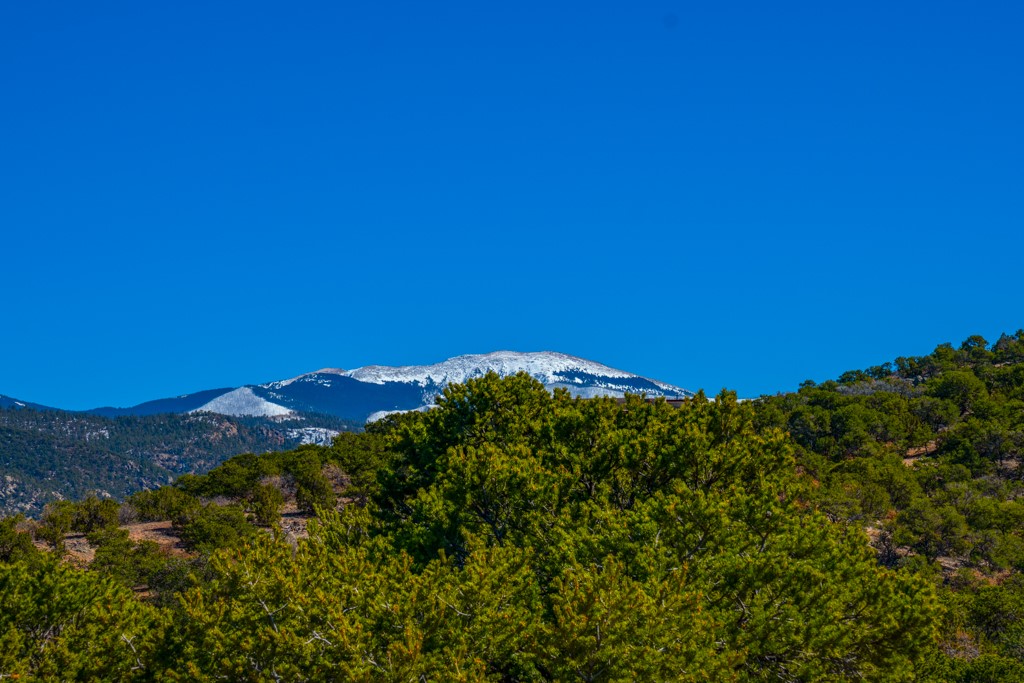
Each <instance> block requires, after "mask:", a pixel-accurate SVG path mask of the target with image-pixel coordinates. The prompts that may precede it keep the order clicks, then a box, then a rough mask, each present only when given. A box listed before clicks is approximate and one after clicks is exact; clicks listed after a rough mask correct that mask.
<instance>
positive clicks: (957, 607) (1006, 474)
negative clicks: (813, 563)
mask: <svg viewBox="0 0 1024 683" xmlns="http://www.w3.org/2000/svg"><path fill="white" fill-rule="evenodd" d="M759 403H760V405H759V407H758V419H759V422H760V426H761V427H762V428H765V427H779V428H782V429H785V430H786V431H788V432H789V433H790V434H791V435H792V439H793V441H794V442H795V444H796V457H797V462H798V463H799V465H800V467H801V468H802V469H803V470H804V471H805V472H807V473H808V474H809V475H810V476H811V477H812V478H813V484H814V486H813V487H812V489H811V494H812V495H811V500H813V502H814V503H815V504H816V505H817V506H818V507H819V508H820V509H821V510H822V511H824V512H825V513H826V514H828V515H829V517H830V518H832V519H834V520H837V521H840V522H844V523H847V524H850V525H855V526H860V527H864V528H867V529H868V530H869V532H870V533H871V535H872V538H873V544H874V546H875V547H876V550H877V554H878V558H879V560H880V562H881V563H882V564H884V565H885V566H889V567H893V568H899V569H901V570H902V571H905V572H914V573H917V574H919V575H921V576H926V577H929V578H930V580H932V581H933V582H934V583H935V585H936V586H937V587H938V589H939V592H940V597H941V599H942V602H943V603H944V606H945V608H946V610H947V618H946V620H945V626H944V633H943V643H942V647H943V650H944V651H945V652H947V653H950V654H954V655H957V656H958V657H956V658H952V659H946V660H943V666H948V667H949V669H948V670H943V671H942V672H941V673H937V674H936V675H940V676H941V677H942V678H943V679H945V680H961V681H1009V680H1016V681H1020V680H1024V664H1022V662H1024V635H1022V634H1024V583H1022V581H1021V574H1020V572H1021V570H1024V498H1022V494H1024V478H1022V477H1024V469H1022V468H1021V458H1022V455H1024V331H1019V332H1017V333H1016V335H1014V336H1012V337H1011V336H1008V335H1004V336H1002V337H1001V338H1000V339H999V340H998V341H997V342H996V343H995V344H993V345H992V346H991V348H990V347H989V345H988V343H987V342H986V341H985V340H984V339H983V338H981V337H977V336H975V337H970V338H968V339H967V340H966V341H964V342H963V343H962V344H961V345H960V347H959V348H958V349H954V348H953V347H952V346H951V345H949V344H943V345H941V346H939V347H938V348H937V349H935V351H934V352H933V353H932V354H930V355H928V356H924V357H921V358H898V359H896V361H895V363H889V364H885V365H882V366H878V367H874V368H869V369H868V370H865V371H856V372H848V373H845V374H844V375H843V376H841V377H840V378H839V380H838V381H832V382H825V383H823V384H820V385H815V384H814V383H813V382H806V383H804V385H803V386H802V387H801V389H800V391H798V392H796V393H792V394H786V395H780V396H776V397H771V398H765V399H761V401H759ZM993 624H998V626H993Z"/></svg>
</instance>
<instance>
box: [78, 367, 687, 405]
mask: <svg viewBox="0 0 1024 683" xmlns="http://www.w3.org/2000/svg"><path fill="white" fill-rule="evenodd" d="M488 372H495V373H497V374H498V375H500V376H502V377H506V376H508V375H514V374H516V373H518V372H525V373H527V374H529V375H530V376H531V377H533V378H535V379H536V380H538V381H539V382H541V383H542V384H544V386H546V387H547V388H548V389H552V390H553V389H556V388H564V389H567V390H569V391H570V392H571V393H572V394H573V395H576V396H584V397H588V398H589V397H595V396H622V395H624V394H626V393H637V394H639V393H643V394H647V395H648V396H666V397H686V396H692V395H693V392H690V391H687V390H685V389H682V388H680V387H677V386H673V385H671V384H666V383H665V382H659V381H656V380H652V379H648V378H646V377H641V376H639V375H635V374H633V373H630V372H624V371H622V370H616V369H615V368H611V367H608V366H607V365H602V364H601V363H596V362H594V361H589V360H585V359H583V358H577V357H575V356H569V355H566V354H564V353H555V352H551V351H542V352H537V353H518V352H514V351H496V352H494V353H485V354H474V355H466V356H456V357H455V358H449V359H448V360H446V361H442V362H440V363H435V364H433V365H407V366H401V367H389V366H384V365H368V366H366V367H362V368H356V369H354V370H340V369H337V368H324V369H322V370H317V371H316V372H309V373H306V374H303V375H299V376H298V377H292V378H291V379H285V380H278V381H275V382H268V383H266V384H250V385H246V386H243V387H238V388H235V389H220V390H209V391H202V392H199V393H196V394H187V395H185V396H179V397H177V398H172V399H161V400H157V401H149V402H147V403H143V404H140V405H138V406H135V407H134V408H125V409H114V408H101V409H99V410H97V411H95V412H98V413H100V414H122V415H123V414H150V413H152V412H201V411H203V412H212V413H220V414H222V415H234V416H259V417H277V416H286V415H290V414H293V413H320V414H326V415H333V416H335V417H341V418H345V419H350V420H374V419H377V418H380V417H382V416H384V415H386V414H388V413H391V412H396V411H408V410H419V409H424V408H426V407H429V406H431V405H433V403H434V399H435V398H436V397H437V395H438V394H440V393H441V391H442V390H443V389H444V388H445V387H446V386H448V385H449V384H459V383H462V382H465V381H466V380H469V379H473V378H474V377H483V376H484V375H486V374H487V373H488Z"/></svg>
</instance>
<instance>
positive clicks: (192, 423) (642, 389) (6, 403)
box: [0, 351, 693, 515]
mask: <svg viewBox="0 0 1024 683" xmlns="http://www.w3.org/2000/svg"><path fill="white" fill-rule="evenodd" d="M492 371H493V372H496V373H498V374H499V375H501V376H508V375H513V374H515V373H517V372H526V373H527V374H529V375H530V376H532V377H534V378H536V379H537V380H538V381H540V382H541V383H543V384H544V386H546V387H548V388H549V389H552V390H553V389H556V388H565V389H567V390H569V391H570V392H572V393H573V394H574V395H577V396H585V397H594V396H622V395H623V394H625V393H642V394H647V395H648V396H652V397H654V396H665V397H669V398H675V397H687V396H692V395H693V393H692V392H690V391H687V390H685V389H682V388H680V387H676V386H673V385H671V384H666V383H665V382H659V381H656V380H652V379H647V378H645V377H640V376H639V375H635V374H633V373H629V372H624V371H622V370H616V369H614V368H610V367H608V366H606V365H601V364H600V363H595V362H593V361H588V360H584V359H582V358H576V357H573V356H567V355H565V354H562V353H551V352H543V353H514V352H511V351H499V352H496V353H488V354H481V355H470V356H458V357H456V358H451V359H449V360H446V361H444V362H441V363H436V364H434V365H412V366H405V367H385V366H380V365H371V366H367V367H364V368H357V369H355V370H347V371H346V370H338V369H334V368H326V369H323V370H317V371H316V372H310V373H307V374H304V375H299V376H298V377H293V378H291V379H286V380H280V381H277V382H268V383H266V384H249V385H246V386H242V387H226V388H222V389H209V390H206V391H199V392H196V393H193V394H186V395H184V396H177V397H174V398H163V399H157V400H153V401H146V402H145V403H140V404H139V405H137V406H132V407H130V408H110V407H107V408H96V409H94V410H88V411H77V412H76V411H64V410H60V409H57V408H50V407H47V406H43V405H39V404H36V403H31V402H29V401H21V400H18V399H14V398H10V397H8V396H2V395H0V515H2V514H9V513H12V512H19V511H20V512H27V513H29V514H38V513H39V512H40V511H41V510H42V508H43V506H44V505H45V504H46V503H47V502H49V501H52V500H55V499H59V498H64V497H70V498H81V497H82V496H84V495H85V494H86V493H88V492H90V491H94V492H97V493H98V494H99V495H103V496H113V497H115V498H120V497H123V496H125V495H127V494H129V493H131V492H133V491H137V490H139V489H141V488H152V487H154V486H159V485H161V484H165V483H167V482H168V481H171V480H173V479H174V478H175V477H177V476H180V475H181V474H184V473H186V472H205V471H207V470H209V469H210V468H212V467H214V466H216V465H218V464H220V463H221V462H223V461H224V460H226V459H227V458H229V457H231V456H232V455H237V454H239V453H244V452H255V453H261V452H265V451H271V450H282V449H288V448H294V447H296V446H298V445H300V444H304V443H319V444H329V443H330V442H331V440H332V439H333V437H334V436H335V435H337V434H338V433H339V432H341V431H346V430H358V429H359V428H360V427H361V426H362V424H364V423H365V422H366V421H367V420H375V419H378V418H380V417H383V416H384V415H387V414H389V413H392V412H395V411H408V410H420V409H425V408H426V407H429V406H431V405H433V404H434V399H435V398H436V397H437V395H438V394H439V393H440V392H441V391H442V390H443V389H444V388H445V387H446V386H448V385H449V384H453V383H462V382H465V381H466V380H468V379H472V378H474V377H482V376H484V375H485V374H487V373H488V372H492Z"/></svg>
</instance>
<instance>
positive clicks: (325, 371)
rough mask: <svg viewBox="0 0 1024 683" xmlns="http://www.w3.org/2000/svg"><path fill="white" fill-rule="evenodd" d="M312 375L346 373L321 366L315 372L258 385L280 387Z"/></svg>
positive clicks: (268, 387) (338, 369)
mask: <svg viewBox="0 0 1024 683" xmlns="http://www.w3.org/2000/svg"><path fill="white" fill-rule="evenodd" d="M313 375H341V376H343V377H344V376H347V375H348V373H347V372H345V371H344V370H342V369H340V368H321V369H319V370H317V371H315V372H304V373H302V374H301V375H298V376H296V377H292V378H291V379H282V380H279V381H277V382H267V383H266V384H261V385H259V386H260V387H261V388H263V389H281V388H284V387H286V386H288V385H289V384H292V383H294V382H296V381H298V380H300V379H303V378H305V377H311V376H313ZM328 386H329V385H328Z"/></svg>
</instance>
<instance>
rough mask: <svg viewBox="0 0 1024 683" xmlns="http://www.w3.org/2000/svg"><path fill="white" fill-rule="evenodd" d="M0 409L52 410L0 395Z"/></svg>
mask: <svg viewBox="0 0 1024 683" xmlns="http://www.w3.org/2000/svg"><path fill="white" fill-rule="evenodd" d="M0 408H15V409H17V408H31V409H32V410H54V408H49V407H47V406H42V405H39V404H38V403H32V402H31V401H19V400H18V399H16V398H11V397H10V396H4V395H3V394H0Z"/></svg>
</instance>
